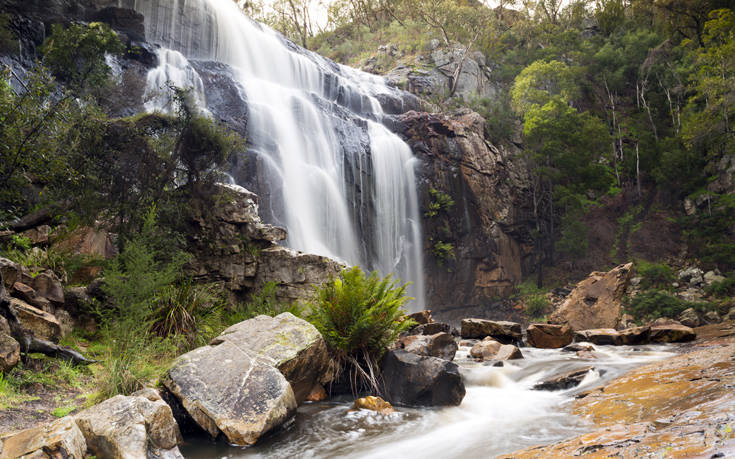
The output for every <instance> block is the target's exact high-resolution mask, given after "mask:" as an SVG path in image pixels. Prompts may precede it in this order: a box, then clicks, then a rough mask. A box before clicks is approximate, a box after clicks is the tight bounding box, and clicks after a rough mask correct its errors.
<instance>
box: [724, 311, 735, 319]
mask: <svg viewBox="0 0 735 459" xmlns="http://www.w3.org/2000/svg"><path fill="white" fill-rule="evenodd" d="M722 320H735V308H730V310H729V311H728V312H727V314H725V315H724V316H723V317H722Z"/></svg>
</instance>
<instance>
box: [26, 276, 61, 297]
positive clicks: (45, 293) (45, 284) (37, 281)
mask: <svg viewBox="0 0 735 459" xmlns="http://www.w3.org/2000/svg"><path fill="white" fill-rule="evenodd" d="M29 285H30V286H31V287H33V290H35V291H36V296H39V297H43V298H46V299H47V300H49V301H50V302H52V303H54V304H57V305H62V304H64V288H63V287H62V285H61V280H60V279H59V278H58V277H56V274H54V273H53V272H51V271H44V272H42V273H39V274H38V275H36V277H34V278H33V279H32V281H31V283H30V284H29Z"/></svg>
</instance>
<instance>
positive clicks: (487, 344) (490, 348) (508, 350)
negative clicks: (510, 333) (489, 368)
mask: <svg viewBox="0 0 735 459" xmlns="http://www.w3.org/2000/svg"><path fill="white" fill-rule="evenodd" d="M470 355H471V356H472V357H474V358H476V359H479V360H515V359H522V358H523V353H521V350H520V349H518V347H516V346H514V345H512V344H501V343H499V342H497V341H495V340H493V339H492V338H489V337H488V338H485V339H484V340H482V341H480V342H479V343H477V344H475V345H474V346H473V347H472V349H470Z"/></svg>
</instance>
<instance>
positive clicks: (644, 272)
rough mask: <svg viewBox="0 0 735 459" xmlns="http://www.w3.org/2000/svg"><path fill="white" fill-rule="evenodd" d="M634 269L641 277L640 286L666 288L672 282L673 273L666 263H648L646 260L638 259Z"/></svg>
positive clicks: (644, 287)
mask: <svg viewBox="0 0 735 459" xmlns="http://www.w3.org/2000/svg"><path fill="white" fill-rule="evenodd" d="M637 265H638V266H637V267H636V270H637V271H638V274H640V276H641V277H642V280H641V288H643V289H651V288H658V289H667V288H669V287H670V286H671V283H672V282H674V279H675V277H674V273H673V272H672V271H671V268H670V267H669V266H668V265H665V264H663V263H649V262H647V261H643V260H641V261H639V262H638V263H637Z"/></svg>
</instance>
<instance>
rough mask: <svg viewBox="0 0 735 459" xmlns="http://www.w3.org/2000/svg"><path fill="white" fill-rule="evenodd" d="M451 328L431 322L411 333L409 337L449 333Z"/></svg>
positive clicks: (412, 330) (414, 329)
mask: <svg viewBox="0 0 735 459" xmlns="http://www.w3.org/2000/svg"><path fill="white" fill-rule="evenodd" d="M450 330H451V327H450V326H449V324H445V323H442V322H431V323H428V324H423V325H418V326H416V327H414V328H412V329H411V331H409V332H408V333H409V335H436V334H437V333H449V331H450Z"/></svg>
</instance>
